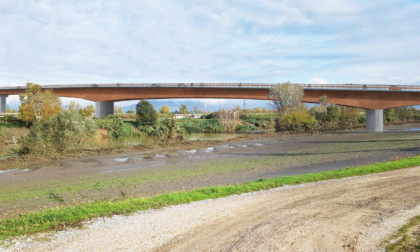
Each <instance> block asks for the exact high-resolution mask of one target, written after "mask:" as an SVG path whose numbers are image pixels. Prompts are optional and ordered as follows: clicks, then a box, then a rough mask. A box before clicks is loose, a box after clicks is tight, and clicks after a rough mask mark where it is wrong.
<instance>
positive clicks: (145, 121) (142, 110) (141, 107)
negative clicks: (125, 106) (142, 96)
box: [136, 100, 157, 126]
mask: <svg viewBox="0 0 420 252" xmlns="http://www.w3.org/2000/svg"><path fill="white" fill-rule="evenodd" d="M136 113H137V116H138V118H137V120H138V123H139V125H142V126H155V125H156V121H157V113H156V110H155V108H154V107H153V105H152V104H151V103H150V102H148V101H146V100H141V101H140V102H139V103H138V104H137V107H136Z"/></svg>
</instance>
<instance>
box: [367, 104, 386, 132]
mask: <svg viewBox="0 0 420 252" xmlns="http://www.w3.org/2000/svg"><path fill="white" fill-rule="evenodd" d="M366 131H367V132H383V131H384V110H383V109H366Z"/></svg>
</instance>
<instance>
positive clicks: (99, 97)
mask: <svg viewBox="0 0 420 252" xmlns="http://www.w3.org/2000/svg"><path fill="white" fill-rule="evenodd" d="M52 91H53V92H54V94H55V95H57V96H60V97H72V98H81V99H86V100H90V101H94V102H104V101H127V100H140V99H172V98H213V99H256V100H268V98H267V95H268V89H262V88H179V87H177V88H170V87H142V88H138V87H137V88H126V87H121V88H56V89H53V90H52ZM22 92H24V90H7V91H0V95H1V94H2V93H4V94H7V95H11V94H20V93H22ZM324 95H326V96H327V97H328V98H329V102H330V103H331V104H337V105H342V106H348V107H355V108H363V109H387V108H395V107H402V106H414V105H420V92H406V91H373V90H367V91H362V90H323V89H305V90H304V96H303V98H302V101H303V102H310V103H318V99H319V97H321V96H324Z"/></svg>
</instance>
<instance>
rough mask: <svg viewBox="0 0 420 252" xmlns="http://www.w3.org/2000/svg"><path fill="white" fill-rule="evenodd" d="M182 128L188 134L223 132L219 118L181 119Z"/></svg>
mask: <svg viewBox="0 0 420 252" xmlns="http://www.w3.org/2000/svg"><path fill="white" fill-rule="evenodd" d="M180 128H181V130H183V131H185V132H186V133H188V134H191V133H218V132H223V127H222V126H221V125H220V122H219V120H218V119H207V120H188V121H181V122H180Z"/></svg>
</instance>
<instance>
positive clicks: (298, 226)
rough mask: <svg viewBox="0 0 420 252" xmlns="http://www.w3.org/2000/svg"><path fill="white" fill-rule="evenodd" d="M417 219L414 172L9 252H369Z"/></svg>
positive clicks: (174, 214)
mask: <svg viewBox="0 0 420 252" xmlns="http://www.w3.org/2000/svg"><path fill="white" fill-rule="evenodd" d="M419 214H420V167H417V168H411V169H404V170H400V171H394V172H387V173H382V174H375V175H369V176H364V177H355V178H348V179H342V180H334V181H326V182H320V183H314V184H306V185H300V186H288V187H283V188H278V189H274V190H270V191H264V192H256V193H249V194H244V195H239V196H232V197H227V198H223V199H217V200H206V201H202V202H196V203H192V204H188V205H180V206H174V207H170V208H166V209H162V210H156V211H150V212H146V213H138V214H134V215H131V216H114V217H112V218H101V219H97V220H93V221H92V222H91V223H89V224H88V225H87V228H82V229H70V230H66V231H61V232H57V233H55V234H53V235H51V234H47V235H42V236H41V237H35V238H30V239H29V240H27V238H24V239H21V240H20V241H19V243H18V244H17V245H14V246H13V247H11V248H9V249H10V250H15V249H26V250H31V251H45V250H47V251H48V250H54V251H103V250H105V251H118V250H131V251H150V250H156V251H270V250H280V251H365V250H369V251H370V250H373V249H375V248H378V246H379V245H380V243H381V241H383V240H384V239H386V238H387V237H388V236H389V235H391V234H392V233H393V232H395V231H396V230H397V229H398V228H399V227H401V226H402V225H403V224H405V223H406V222H407V220H409V219H410V218H411V217H413V216H415V215H419ZM46 237H51V240H49V239H48V241H45V239H46ZM37 240H38V241H37ZM22 241H24V242H22ZM28 241H29V242H28Z"/></svg>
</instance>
